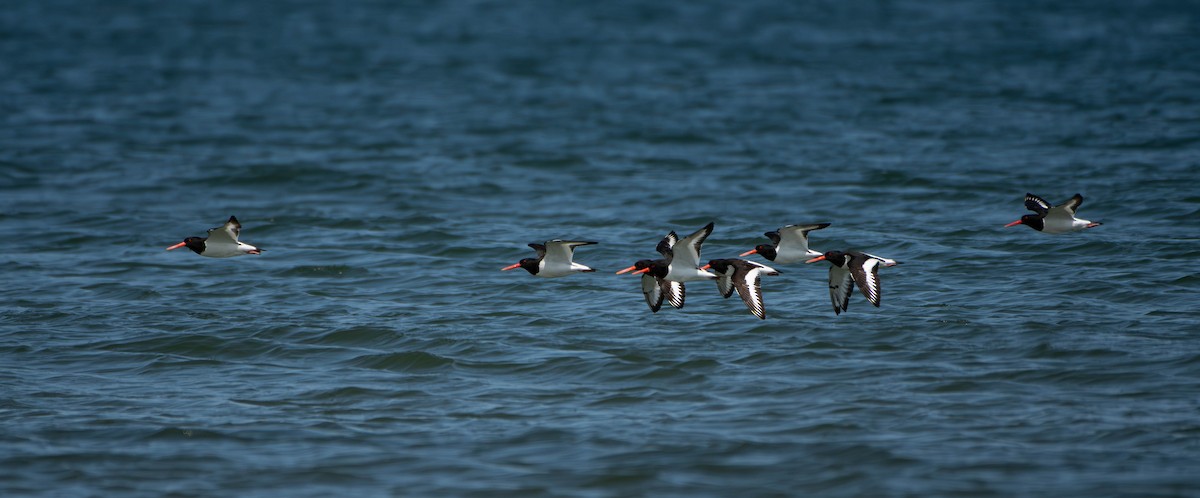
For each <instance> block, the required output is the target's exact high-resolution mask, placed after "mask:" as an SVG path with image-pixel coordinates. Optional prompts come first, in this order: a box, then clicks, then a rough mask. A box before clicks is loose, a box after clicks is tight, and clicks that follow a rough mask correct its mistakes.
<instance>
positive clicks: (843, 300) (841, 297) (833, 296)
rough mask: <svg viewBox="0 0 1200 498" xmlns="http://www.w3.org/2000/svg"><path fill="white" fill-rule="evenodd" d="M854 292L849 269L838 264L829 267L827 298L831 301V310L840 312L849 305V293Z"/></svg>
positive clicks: (836, 312)
mask: <svg viewBox="0 0 1200 498" xmlns="http://www.w3.org/2000/svg"><path fill="white" fill-rule="evenodd" d="M852 292H854V279H853V278H851V277H850V271H849V270H846V269H843V268H841V267H839V266H830V267H829V300H830V301H833V312H834V313H835V314H838V315H840V314H842V312H843V311H845V310H846V309H848V307H849V306H850V293H852Z"/></svg>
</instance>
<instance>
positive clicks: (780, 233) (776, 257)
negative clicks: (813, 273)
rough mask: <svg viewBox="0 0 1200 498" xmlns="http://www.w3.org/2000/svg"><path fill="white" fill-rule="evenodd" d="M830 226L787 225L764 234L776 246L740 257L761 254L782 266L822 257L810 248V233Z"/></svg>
mask: <svg viewBox="0 0 1200 498" xmlns="http://www.w3.org/2000/svg"><path fill="white" fill-rule="evenodd" d="M829 225H830V224H829V223H811V224H807V225H785V226H783V227H780V228H779V230H775V231H773V232H767V233H764V234H763V235H766V236H767V238H769V239H771V241H772V242H774V243H775V244H774V245H770V244H759V245H757V246H754V249H751V250H749V251H746V252H744V253H742V254H740V255H739V256H743V257H744V256H749V255H751V254H761V255H762V257H764V258H767V259H768V260H770V261H773V262H775V263H781V264H789V263H796V262H800V261H805V260H808V259H810V258H813V257H816V256H820V255H821V254H824V253H822V252H821V251H818V250H815V249H813V248H811V247H809V246H808V232H811V231H813V230H820V229H822V228H825V227H827V226H829ZM863 254H866V253H863ZM867 256H870V257H872V258H876V259H878V260H879V261H881V262H882V263H883V265H884V266H896V265H897V264H899V263H897V262H896V260H894V259H888V258H884V257H880V256H875V255H873V254H867Z"/></svg>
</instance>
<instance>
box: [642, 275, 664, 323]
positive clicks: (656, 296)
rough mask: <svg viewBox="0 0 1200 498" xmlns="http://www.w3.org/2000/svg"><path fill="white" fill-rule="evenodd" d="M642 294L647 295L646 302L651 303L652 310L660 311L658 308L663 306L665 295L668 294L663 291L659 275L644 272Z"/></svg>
mask: <svg viewBox="0 0 1200 498" xmlns="http://www.w3.org/2000/svg"><path fill="white" fill-rule="evenodd" d="M642 295H644V296H646V304H648V305H650V311H653V312H655V313H658V310H659V309H660V308H662V302H663V296H664V295H666V292H663V288H662V286H660V285H659V280H658V278H657V277H655V276H654V275H647V274H645V273H643V274H642Z"/></svg>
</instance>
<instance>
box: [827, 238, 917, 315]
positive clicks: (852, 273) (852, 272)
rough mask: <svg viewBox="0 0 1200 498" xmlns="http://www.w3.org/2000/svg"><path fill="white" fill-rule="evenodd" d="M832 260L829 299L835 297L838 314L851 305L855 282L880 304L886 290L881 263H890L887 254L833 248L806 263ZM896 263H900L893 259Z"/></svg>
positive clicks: (875, 303)
mask: <svg viewBox="0 0 1200 498" xmlns="http://www.w3.org/2000/svg"><path fill="white" fill-rule="evenodd" d="M817 261H828V262H829V264H830V265H832V266H830V267H829V299H830V300H831V301H833V312H834V314H838V315H840V314H842V312H843V311H846V309H847V308H848V307H849V305H850V294H852V293H853V292H854V284H856V283H857V284H858V288H859V290H860V291H862V295H863V297H866V298H867V301H870V302H871V304H873V305H875V307H876V308H878V307H879V298H880V297H882V291H881V290H880V286H879V265H880V264H884V265H887V261H890V260H884V259H883V258H879V257H875V256H871V255H870V254H867V253H863V252H858V251H846V252H842V251H829V252H826V253H825V254H822V255H820V256H817V257H815V258H812V259H810V260H808V261H805V263H816V262H817ZM892 264H893V265H895V264H900V263H899V262H896V261H892Z"/></svg>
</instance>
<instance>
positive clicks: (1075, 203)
mask: <svg viewBox="0 0 1200 498" xmlns="http://www.w3.org/2000/svg"><path fill="white" fill-rule="evenodd" d="M1080 204H1083V196H1082V195H1079V194H1075V195H1074V196H1072V197H1071V198H1070V199H1067V200H1065V201H1063V203H1062V204H1059V205H1058V206H1055V207H1060V208H1063V209H1065V210H1067V212H1068V213H1070V214H1071V216H1075V210H1076V209H1079V205H1080Z"/></svg>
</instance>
